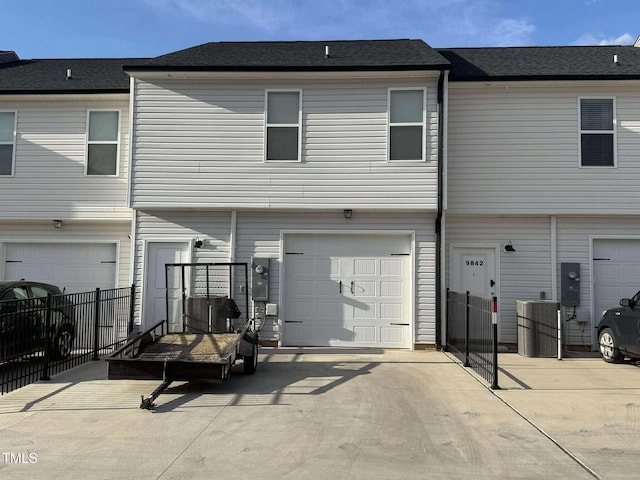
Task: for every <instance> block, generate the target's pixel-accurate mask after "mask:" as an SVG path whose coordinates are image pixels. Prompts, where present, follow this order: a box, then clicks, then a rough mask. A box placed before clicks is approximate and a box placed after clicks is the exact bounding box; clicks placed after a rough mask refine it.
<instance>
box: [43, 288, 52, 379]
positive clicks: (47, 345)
mask: <svg viewBox="0 0 640 480" xmlns="http://www.w3.org/2000/svg"><path fill="white" fill-rule="evenodd" d="M52 298H53V295H52V294H51V293H48V294H47V313H46V315H45V320H44V362H42V375H41V376H40V380H51V377H50V376H49V357H50V356H51V342H52V341H53V335H52V333H53V332H51V310H52V307H53V300H52Z"/></svg>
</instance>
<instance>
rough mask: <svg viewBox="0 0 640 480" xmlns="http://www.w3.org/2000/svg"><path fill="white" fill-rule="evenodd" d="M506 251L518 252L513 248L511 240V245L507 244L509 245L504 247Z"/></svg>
mask: <svg viewBox="0 0 640 480" xmlns="http://www.w3.org/2000/svg"><path fill="white" fill-rule="evenodd" d="M504 251H505V252H515V251H516V249H515V248H514V246H513V245H511V240H509V243H507V244H506V245H505V246H504Z"/></svg>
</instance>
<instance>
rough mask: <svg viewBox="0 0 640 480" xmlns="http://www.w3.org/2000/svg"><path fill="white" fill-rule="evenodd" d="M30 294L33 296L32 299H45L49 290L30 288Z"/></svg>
mask: <svg viewBox="0 0 640 480" xmlns="http://www.w3.org/2000/svg"><path fill="white" fill-rule="evenodd" d="M31 293H32V294H33V298H46V296H47V295H48V294H49V290H47V289H45V288H42V287H36V286H32V287H31Z"/></svg>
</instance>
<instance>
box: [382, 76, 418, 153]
mask: <svg viewBox="0 0 640 480" xmlns="http://www.w3.org/2000/svg"><path fill="white" fill-rule="evenodd" d="M407 90H414V91H421V92H422V122H421V123H417V122H402V123H392V122H391V93H392V92H397V91H407ZM417 126H421V127H422V158H415V159H411V160H409V159H407V160H392V159H391V127H417ZM426 161H427V87H417V86H416V87H389V88H388V89H387V163H400V162H426Z"/></svg>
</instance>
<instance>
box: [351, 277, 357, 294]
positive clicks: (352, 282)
mask: <svg viewBox="0 0 640 480" xmlns="http://www.w3.org/2000/svg"><path fill="white" fill-rule="evenodd" d="M355 283H356V282H354V281H353V280H351V295H354V293H353V287H354V285H355Z"/></svg>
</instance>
